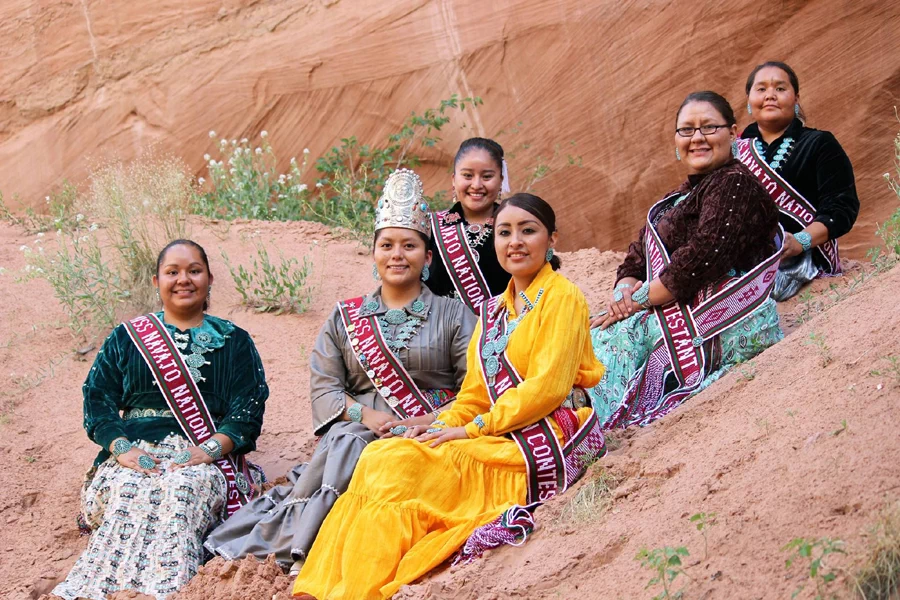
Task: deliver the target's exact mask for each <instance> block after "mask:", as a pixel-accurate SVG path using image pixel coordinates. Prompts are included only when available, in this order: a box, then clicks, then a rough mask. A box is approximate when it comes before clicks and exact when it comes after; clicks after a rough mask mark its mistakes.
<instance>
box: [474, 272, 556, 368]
mask: <svg viewBox="0 0 900 600" xmlns="http://www.w3.org/2000/svg"><path fill="white" fill-rule="evenodd" d="M543 295H544V288H541V289H539V290H538V293H537V296H536V297H535V299H534V302H531V300H529V299H528V296H526V295H525V292H519V297H520V298H521V299H522V301H523V302H524V303H525V308H523V309H522V314H520V315H519V316H518V317H516V318H515V319H513V320H512V321H510V322H508V323H504V324H503V325H504V327H503V329H504V331H503V333H502V334H501V333H500V325H501V320H502V319H501V320H498V321H497V322H496V323H494V325H493V326H492V327H491V328H490V329H489V330H488V332H487V339H486V341H485V342H484V345H483V346H482V347H481V358H483V359H484V366H485V371H486V373H487V376H488V377H489V378H493V377H494V376H495V375H496V374H497V373H498V372H500V359H499V358H498V356H499V355H500V354H502V353H503V351H504V350H506V347H507V346H508V345H509V336H511V335H512V332H513V331H515V330H516V328H517V327H518V326H519V323H521V322H522V319H524V318H525V317H526V316H527V315H528V313H530V312H531V311H532V310H534V307H535V306H537V303H538V302H540V301H541V296H543Z"/></svg>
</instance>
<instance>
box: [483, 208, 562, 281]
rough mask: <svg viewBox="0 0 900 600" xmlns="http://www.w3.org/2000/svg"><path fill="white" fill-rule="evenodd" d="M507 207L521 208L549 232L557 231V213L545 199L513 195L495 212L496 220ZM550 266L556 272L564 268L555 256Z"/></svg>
mask: <svg viewBox="0 0 900 600" xmlns="http://www.w3.org/2000/svg"><path fill="white" fill-rule="evenodd" d="M507 206H515V207H516V208H521V209H522V210H524V211H527V212H529V213H531V214H532V215H534V216H535V217H536V218H537V220H538V221H540V222H541V224H542V225H543V226H544V227H546V228H547V231H548V232H550V233H553V232H554V231H556V213H555V212H553V207H552V206H550V205H549V204H547V202H546V201H545V200H544V199H543V198H540V197H539V196H535V195H534V194H527V193H525V192H519V193H518V194H513V195H512V196H510V197H509V198H504V199H503V201H502V202H501V203H500V206H498V207H497V210H495V211H494V218H495V219H496V217H497V215H499V214H500V213H501V212H502V211H503V209H504V208H506V207H507ZM550 266H551V267H552V268H553V270H554V271H558V270H559V268H560V267H561V266H562V262H561V261H560V260H559V257H558V256H555V255H554V257H553V258H551V259H550Z"/></svg>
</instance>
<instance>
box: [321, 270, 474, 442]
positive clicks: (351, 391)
mask: <svg viewBox="0 0 900 600" xmlns="http://www.w3.org/2000/svg"><path fill="white" fill-rule="evenodd" d="M369 300H374V301H376V302H377V303H378V308H377V309H375V310H368V311H367V310H365V309H363V310H361V311H360V315H362V316H373V315H375V316H377V315H383V314H384V313H386V312H387V310H388V309H387V307H386V306H385V305H384V303H383V302H382V301H381V287H379V288H378V289H377V290H375V292H374V293H372V294H370V295H369V296H367V297H366V299H365V301H369ZM417 300H421V302H422V303H423V304H424V306H425V307H424V309H422V310H421V311H418V312H416V311H414V310H413V304H414V302H410V303H409V304H408V305H406V307H405V310H406V312H407V313H409V314H412V315H416V316H420V317H421V316H423V317H425V321H424V322H423V323H422V325H421V327H419V328H418V330H417V331H416V333H415V335H413V337H412V338H411V339H410V340H409V343H408V347H407V348H405V349H402V350H400V351H398V352H396V355H397V357H398V358H399V359H400V361H401V362H402V363H403V366H404V367H405V368H406V371H407V372H408V373H409V375H410V376H411V377H412V378H413V381H415V382H416V385H418V386H419V388H420V389H422V390H423V391H424V390H426V389H429V390H433V389H449V390H452V391H453V392H454V393H455V392H457V391H459V388H460V386H461V385H462V381H463V379H464V378H465V376H466V350H467V348H468V346H469V340H470V338H471V337H472V332H473V331H474V330H475V324H476V322H477V318H476V317H475V315H474V314H473V313H472V311H470V310H469V309H468V308H466V306H465V305H464V304H463V303H462V302H459V301H458V300H452V299H450V298H444V297H441V296H435V295H434V294H432V293H431V291H430V290H429V289H428V288H427V287H426V286H424V285H423V286H422V292H421V293H420V294H419V297H418V299H417ZM365 301H364V302H363V304H365ZM397 327H398V326H397V325H388V330H387V331H385V334H386V335H387V336H389V337H393V335H394V334H395V333H396V328H397ZM309 368H310V380H309V385H310V399H311V401H312V417H313V432H314V433H315V435H322V434H323V433H325V432H326V431H327V430H328V428H329V426H330V425H331V424H332V423H334V422H335V421H337V420H339V419H340V418H341V414H342V413H343V412H344V408H345V404H346V402H345V397H344V394H345V393H346V394H348V395H350V396H351V397H352V398H353V399H354V400H356V401H357V402H359V403H361V404H363V405H364V406H367V407H369V408H374V409H376V410H380V411H384V412H391V409H390V407H389V406H388V404H387V402H385V401H384V399H383V398H382V397H381V396H380V395H379V394H378V393H376V391H375V387H374V385H372V382H371V381H370V380H369V378H368V377H367V376H366V373H365V371H363V369H362V367H361V366H360V365H359V362H358V361H357V360H356V356H355V355H354V353H353V350H352V347H351V346H350V341H349V340H348V338H347V332H346V330H345V329H344V324H343V321H342V320H341V313H340V311H339V310H338V308H337V306H335V308H334V310H333V311H332V313H331V315H330V316H329V317H328V320H327V321H325V324H324V325H323V326H322V329H321V330H320V331H319V335H318V337H317V338H316V344H315V347H314V348H313V351H312V355H311V356H310V360H309Z"/></svg>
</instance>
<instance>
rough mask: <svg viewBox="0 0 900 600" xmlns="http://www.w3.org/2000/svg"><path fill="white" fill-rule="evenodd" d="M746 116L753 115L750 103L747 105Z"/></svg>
mask: <svg viewBox="0 0 900 600" xmlns="http://www.w3.org/2000/svg"><path fill="white" fill-rule="evenodd" d="M747 114H748V115H752V114H753V109H752V108H750V103H749V102H748V103H747Z"/></svg>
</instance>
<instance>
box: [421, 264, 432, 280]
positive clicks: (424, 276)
mask: <svg viewBox="0 0 900 600" xmlns="http://www.w3.org/2000/svg"><path fill="white" fill-rule="evenodd" d="M421 277H422V281H428V278H429V277H431V269H429V268H428V265H425V266H424V267H422V275H421Z"/></svg>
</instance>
